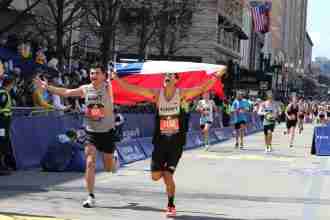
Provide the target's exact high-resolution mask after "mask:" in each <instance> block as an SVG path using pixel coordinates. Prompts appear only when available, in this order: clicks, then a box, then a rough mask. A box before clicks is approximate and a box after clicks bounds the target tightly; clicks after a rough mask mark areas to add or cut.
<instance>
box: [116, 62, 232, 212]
mask: <svg viewBox="0 0 330 220" xmlns="http://www.w3.org/2000/svg"><path fill="white" fill-rule="evenodd" d="M225 72H226V67H223V68H222V69H221V70H220V71H219V72H218V73H216V76H217V77H221V76H222V75H224V74H225ZM192 77H193V76H192ZM113 79H114V80H116V81H117V83H118V85H119V86H120V87H122V88H123V89H125V90H127V91H129V92H132V93H135V94H138V95H141V96H144V97H147V98H148V99H149V100H151V102H153V103H155V104H156V106H157V113H156V118H155V130H154V135H153V145H154V150H153V152H152V159H151V177H152V180H154V181H159V180H161V179H163V180H164V183H165V186H166V192H167V196H168V204H167V211H166V215H167V216H175V215H176V208H175V205H174V197H175V190H176V187H175V181H174V178H173V175H174V172H175V170H176V167H177V165H178V163H179V160H180V158H181V155H182V152H183V146H184V145H185V142H186V131H187V129H186V128H185V124H187V123H185V112H184V111H183V110H182V104H183V103H184V102H187V101H189V100H191V99H193V98H195V97H198V96H199V95H201V94H203V93H205V92H207V91H208V90H209V89H211V88H212V87H213V85H214V83H215V82H216V80H217V79H216V77H212V79H210V80H208V81H206V82H204V83H203V84H202V85H201V86H199V87H196V88H190V89H178V88H177V87H176V84H177V82H178V81H179V80H180V79H179V76H178V75H177V74H165V77H164V84H163V88H162V89H160V90H153V89H147V88H142V87H140V86H136V85H132V84H129V83H127V82H126V81H125V80H122V79H120V78H119V77H118V76H117V75H116V73H113Z"/></svg>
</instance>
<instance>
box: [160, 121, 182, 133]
mask: <svg viewBox="0 0 330 220" xmlns="http://www.w3.org/2000/svg"><path fill="white" fill-rule="evenodd" d="M160 132H161V133H162V134H175V133H178V132H179V120H178V118H163V119H160Z"/></svg>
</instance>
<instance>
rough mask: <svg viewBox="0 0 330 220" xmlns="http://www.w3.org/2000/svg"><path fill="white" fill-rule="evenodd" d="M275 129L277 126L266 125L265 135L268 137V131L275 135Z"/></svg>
mask: <svg viewBox="0 0 330 220" xmlns="http://www.w3.org/2000/svg"><path fill="white" fill-rule="evenodd" d="M274 129H275V124H271V125H264V134H265V135H267V134H268V131H271V132H272V133H273V132H274Z"/></svg>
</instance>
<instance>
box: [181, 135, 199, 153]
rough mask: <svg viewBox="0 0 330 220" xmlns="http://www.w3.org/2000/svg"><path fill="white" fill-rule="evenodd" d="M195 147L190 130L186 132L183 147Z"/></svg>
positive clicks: (186, 148)
mask: <svg viewBox="0 0 330 220" xmlns="http://www.w3.org/2000/svg"><path fill="white" fill-rule="evenodd" d="M196 147H198V146H196V144H195V142H194V137H193V136H192V135H191V132H188V133H187V138H186V145H185V146H184V149H185V150H188V149H194V148H196Z"/></svg>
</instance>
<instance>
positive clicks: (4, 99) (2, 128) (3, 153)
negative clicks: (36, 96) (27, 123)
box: [0, 74, 15, 175]
mask: <svg viewBox="0 0 330 220" xmlns="http://www.w3.org/2000/svg"><path fill="white" fill-rule="evenodd" d="M14 83H15V77H14V76H13V75H6V74H5V75H4V76H3V77H2V86H1V87H0V175H8V174H10V169H9V167H8V164H7V163H6V161H8V160H6V159H12V158H9V157H13V152H12V149H11V146H10V135H9V131H10V123H11V116H12V101H11V97H10V90H11V89H12V88H13V85H14Z"/></svg>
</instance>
